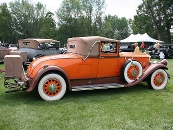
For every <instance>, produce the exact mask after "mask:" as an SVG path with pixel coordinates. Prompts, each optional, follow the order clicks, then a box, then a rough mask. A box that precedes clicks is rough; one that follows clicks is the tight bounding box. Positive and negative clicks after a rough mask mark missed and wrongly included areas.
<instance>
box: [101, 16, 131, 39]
mask: <svg viewBox="0 0 173 130" xmlns="http://www.w3.org/2000/svg"><path fill="white" fill-rule="evenodd" d="M103 25H104V27H103V31H102V32H103V34H102V35H104V36H106V37H109V38H115V39H124V38H126V37H128V36H129V27H128V20H127V19H126V18H124V17H123V18H118V16H111V15H107V16H105V18H104V21H103Z"/></svg>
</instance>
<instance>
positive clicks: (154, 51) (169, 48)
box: [148, 44, 173, 58]
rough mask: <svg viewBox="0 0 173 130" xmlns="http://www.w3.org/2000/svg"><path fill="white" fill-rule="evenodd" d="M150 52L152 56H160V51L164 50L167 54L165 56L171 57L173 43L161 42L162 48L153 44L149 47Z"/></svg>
mask: <svg viewBox="0 0 173 130" xmlns="http://www.w3.org/2000/svg"><path fill="white" fill-rule="evenodd" d="M148 50H149V51H148V53H149V55H150V56H151V57H156V58H159V53H160V52H161V51H162V52H163V53H164V55H165V58H171V57H172V56H173V44H161V45H160V49H159V51H158V49H157V48H156V47H155V46H154V45H153V46H150V47H149V48H148Z"/></svg>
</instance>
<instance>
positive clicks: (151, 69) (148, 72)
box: [124, 63, 169, 87]
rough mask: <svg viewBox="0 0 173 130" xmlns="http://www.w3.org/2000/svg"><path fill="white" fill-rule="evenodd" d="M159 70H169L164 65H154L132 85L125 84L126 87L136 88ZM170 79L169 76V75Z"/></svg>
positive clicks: (145, 70)
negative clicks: (135, 86)
mask: <svg viewBox="0 0 173 130" xmlns="http://www.w3.org/2000/svg"><path fill="white" fill-rule="evenodd" d="M157 69H165V70H168V68H167V67H166V66H165V65H164V64H160V63H157V64H152V65H151V66H149V67H148V68H146V69H144V71H143V74H142V75H141V76H140V77H139V78H137V79H136V80H135V81H133V82H131V83H126V84H124V87H130V86H134V85H136V84H138V83H140V82H142V81H143V80H144V79H146V78H147V77H148V76H149V75H150V74H152V73H153V72H154V71H155V70H157ZM168 77H169V75H168Z"/></svg>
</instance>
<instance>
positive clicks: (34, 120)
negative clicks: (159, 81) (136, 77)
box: [0, 59, 173, 130]
mask: <svg viewBox="0 0 173 130" xmlns="http://www.w3.org/2000/svg"><path fill="white" fill-rule="evenodd" d="M168 61H169V63H168V68H169V70H168V71H167V72H168V73H169V74H170V76H171V79H170V80H169V81H168V84H167V87H166V88H165V89H163V90H159V91H156V90H152V89H149V88H148V86H147V84H146V83H140V84H138V85H136V86H133V87H130V88H118V89H107V90H93V91H80V92H68V93H67V94H66V95H65V97H64V98H63V99H62V100H59V101H51V102H46V101H43V100H42V99H41V98H40V97H39V95H38V93H37V91H33V92H30V93H27V92H16V93H8V94H6V93H5V91H6V88H4V87H3V80H2V79H1V80H0V114H1V115H0V130H170V129H173V116H172V113H173V86H172V84H173V80H172V77H173V59H169V60H168ZM0 68H3V64H0Z"/></svg>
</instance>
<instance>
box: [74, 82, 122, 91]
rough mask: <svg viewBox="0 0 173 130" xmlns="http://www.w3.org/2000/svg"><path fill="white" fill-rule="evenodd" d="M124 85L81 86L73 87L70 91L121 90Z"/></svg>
mask: <svg viewBox="0 0 173 130" xmlns="http://www.w3.org/2000/svg"><path fill="white" fill-rule="evenodd" d="M121 87H124V85H121V84H116V83H114V84H97V85H83V86H74V87H72V91H82V90H95V89H109V88H121Z"/></svg>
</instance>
